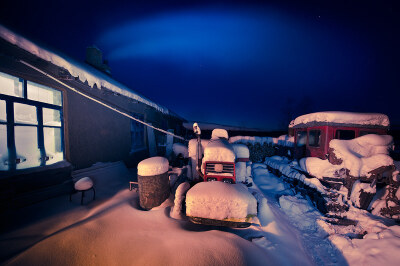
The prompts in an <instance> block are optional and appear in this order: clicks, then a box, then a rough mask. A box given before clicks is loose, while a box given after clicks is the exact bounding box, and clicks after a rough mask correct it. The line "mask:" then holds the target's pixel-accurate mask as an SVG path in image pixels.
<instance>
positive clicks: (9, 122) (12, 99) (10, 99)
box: [0, 72, 65, 172]
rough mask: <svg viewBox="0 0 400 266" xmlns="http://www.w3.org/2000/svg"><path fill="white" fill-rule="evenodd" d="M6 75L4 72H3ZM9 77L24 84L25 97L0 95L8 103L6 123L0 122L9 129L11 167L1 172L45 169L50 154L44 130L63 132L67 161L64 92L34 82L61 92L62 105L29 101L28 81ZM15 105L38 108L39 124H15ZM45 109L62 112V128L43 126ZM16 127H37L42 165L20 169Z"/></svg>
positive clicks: (63, 149) (62, 137)
mask: <svg viewBox="0 0 400 266" xmlns="http://www.w3.org/2000/svg"><path fill="white" fill-rule="evenodd" d="M2 73H4V72H2ZM5 74H7V75H10V76H13V77H16V78H19V80H20V82H22V87H23V95H22V97H17V96H11V95H6V94H1V93H0V100H4V101H5V102H6V122H3V121H0V124H3V125H6V127H7V129H6V130H7V149H8V155H9V156H8V163H9V167H8V169H7V170H0V171H5V172H10V171H16V170H17V171H18V170H23V169H29V168H34V167H43V166H45V165H47V164H46V162H47V161H48V160H49V156H48V154H46V150H45V141H44V128H59V129H60V131H61V147H62V152H63V158H64V159H65V146H64V116H63V91H61V90H58V89H55V88H52V87H49V86H47V85H44V84H40V83H37V82H33V81H30V82H33V83H36V84H39V85H42V86H45V87H48V88H50V89H53V90H56V91H60V92H61V105H60V106H59V105H54V104H49V103H45V102H39V101H35V100H30V99H28V89H27V84H28V80H26V79H23V78H20V77H18V76H15V75H11V74H8V73H5ZM14 103H21V104H26V105H30V106H34V107H35V108H36V116H37V124H36V125H34V124H26V123H16V122H15V117H14ZM43 108H48V109H53V110H57V111H59V112H60V121H61V126H51V125H43ZM16 126H29V127H36V129H37V143H38V149H39V150H40V159H41V160H40V164H39V165H37V166H33V167H27V168H22V169H18V168H17V164H18V163H20V162H18V159H19V160H20V158H17V151H16V144H15V127H16Z"/></svg>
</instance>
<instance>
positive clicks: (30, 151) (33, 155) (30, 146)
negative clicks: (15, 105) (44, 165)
mask: <svg viewBox="0 0 400 266" xmlns="http://www.w3.org/2000/svg"><path fill="white" fill-rule="evenodd" d="M15 148H16V150H17V169H24V168H29V167H35V166H39V165H40V150H39V149H38V138H37V127H32V126H16V127H15Z"/></svg>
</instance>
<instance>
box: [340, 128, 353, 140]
mask: <svg viewBox="0 0 400 266" xmlns="http://www.w3.org/2000/svg"><path fill="white" fill-rule="evenodd" d="M355 137H356V132H355V131H354V130H341V129H339V130H336V136H335V138H336V139H354V138H355Z"/></svg>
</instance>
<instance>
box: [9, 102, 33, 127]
mask: <svg viewBox="0 0 400 266" xmlns="http://www.w3.org/2000/svg"><path fill="white" fill-rule="evenodd" d="M14 122H15V123H21V124H31V125H37V114H36V106H33V105H28V104H22V103H14Z"/></svg>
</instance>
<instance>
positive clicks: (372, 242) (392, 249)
mask: <svg viewBox="0 0 400 266" xmlns="http://www.w3.org/2000/svg"><path fill="white" fill-rule="evenodd" d="M329 239H330V240H331V242H332V243H333V244H334V245H335V246H336V247H337V248H338V249H339V250H340V251H342V252H343V255H344V257H345V258H346V260H347V261H348V263H349V265H398V264H399V258H400V256H399V252H398V251H399V249H400V226H398V225H395V226H391V227H390V228H388V229H386V230H383V231H381V232H379V233H369V234H367V235H365V236H364V238H363V239H349V238H348V237H345V236H341V235H331V236H330V237H329Z"/></svg>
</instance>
